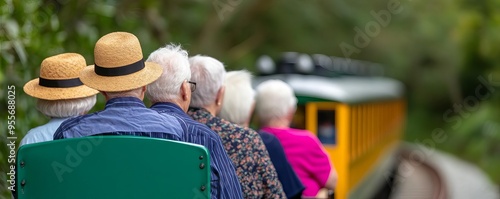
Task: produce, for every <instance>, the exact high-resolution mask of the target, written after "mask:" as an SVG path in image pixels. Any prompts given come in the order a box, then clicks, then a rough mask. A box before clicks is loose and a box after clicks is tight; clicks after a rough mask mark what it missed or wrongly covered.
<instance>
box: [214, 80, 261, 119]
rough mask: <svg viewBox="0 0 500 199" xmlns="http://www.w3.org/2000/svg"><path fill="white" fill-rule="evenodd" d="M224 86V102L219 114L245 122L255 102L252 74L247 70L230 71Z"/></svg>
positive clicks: (222, 116)
mask: <svg viewBox="0 0 500 199" xmlns="http://www.w3.org/2000/svg"><path fill="white" fill-rule="evenodd" d="M224 86H225V94H224V102H223V103H222V104H223V105H222V110H221V112H220V113H219V116H220V117H221V118H223V119H226V120H228V121H230V122H233V123H236V124H239V125H243V124H245V122H246V121H247V120H248V119H249V117H250V114H251V113H250V112H251V111H252V110H251V109H252V105H253V103H254V102H255V98H254V97H255V91H254V90H253V88H252V75H251V74H250V72H248V71H246V70H241V71H231V72H228V73H227V74H226V79H225V81H224Z"/></svg>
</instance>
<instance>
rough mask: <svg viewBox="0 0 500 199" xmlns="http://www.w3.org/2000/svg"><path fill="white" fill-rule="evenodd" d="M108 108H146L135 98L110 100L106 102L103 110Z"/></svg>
mask: <svg viewBox="0 0 500 199" xmlns="http://www.w3.org/2000/svg"><path fill="white" fill-rule="evenodd" d="M110 107H143V108H146V106H145V105H144V102H142V100H140V99H139V98H136V97H117V98H113V99H110V100H108V101H107V102H106V107H105V108H104V109H107V108H110Z"/></svg>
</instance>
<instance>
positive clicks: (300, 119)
mask: <svg viewBox="0 0 500 199" xmlns="http://www.w3.org/2000/svg"><path fill="white" fill-rule="evenodd" d="M290 127H292V128H296V129H306V107H305V106H304V105H297V110H296V111H295V115H293V120H292V123H291V124H290Z"/></svg>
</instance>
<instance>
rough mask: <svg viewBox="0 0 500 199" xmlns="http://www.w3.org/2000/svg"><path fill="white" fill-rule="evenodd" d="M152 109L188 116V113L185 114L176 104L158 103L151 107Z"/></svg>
mask: <svg viewBox="0 0 500 199" xmlns="http://www.w3.org/2000/svg"><path fill="white" fill-rule="evenodd" d="M151 108H152V109H156V110H165V109H168V110H170V111H172V112H174V113H177V114H182V115H184V114H186V112H184V111H183V110H182V109H181V107H180V106H179V105H177V104H174V103H172V102H157V103H155V104H153V106H151Z"/></svg>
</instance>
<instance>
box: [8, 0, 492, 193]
mask: <svg viewBox="0 0 500 199" xmlns="http://www.w3.org/2000/svg"><path fill="white" fill-rule="evenodd" d="M391 2H392V3H394V2H395V3H399V4H398V5H397V7H398V8H400V11H399V12H396V13H391V14H390V18H386V19H387V20H386V22H387V24H385V25H384V24H383V23H381V22H380V19H377V18H376V17H375V16H374V14H373V13H380V12H384V11H387V10H388V9H389V7H390V6H395V5H393V4H391ZM499 9H500V1H495V0H492V1H487V0H481V1H472V0H462V1H453V0H442V1H432V2H430V1H410V0H408V1H407V0H401V1H397V0H392V1H389V0H377V1H361V0H354V1H341V0H333V1H299V0H269V1H264V0H254V1H244V0H213V1H200V0H172V1H156V0H143V1H135V0H122V1H116V0H79V1H70V0H5V1H1V2H0V56H1V59H0V64H1V65H0V68H1V70H0V82H2V88H3V89H2V91H4V92H2V93H0V96H1V98H0V99H1V100H0V101H1V102H0V103H1V104H0V107H1V108H2V110H3V111H4V110H6V104H7V101H6V94H7V93H6V92H5V90H6V89H5V88H6V87H7V85H15V86H16V107H17V110H16V117H17V121H16V130H17V133H18V139H19V140H20V139H21V138H22V137H23V135H24V133H25V132H27V131H28V130H29V129H30V128H33V127H35V126H38V125H41V124H43V123H45V122H47V118H44V117H41V114H40V113H38V112H37V111H36V110H35V109H34V108H33V107H34V102H35V100H34V99H33V98H31V97H28V96H27V95H26V94H25V93H24V92H23V91H22V86H23V85H24V83H26V82H27V81H29V80H30V79H33V78H36V77H37V76H38V70H39V65H40V63H41V61H42V60H43V59H44V58H46V57H48V56H52V55H54V54H58V53H63V52H77V53H80V54H82V55H84V57H85V58H86V60H87V63H88V64H89V65H90V64H92V62H93V61H92V60H93V48H94V44H95V42H96V41H97V39H98V38H99V37H101V36H102V35H104V34H107V33H109V32H113V31H128V32H132V33H134V34H135V35H137V36H138V38H139V40H140V41H141V43H142V47H143V53H144V56H145V57H147V56H148V54H149V53H150V52H152V51H153V50H155V49H157V48H158V47H160V46H162V45H165V44H166V43H169V42H174V43H179V44H182V45H183V46H184V47H185V48H186V49H188V50H189V51H190V54H191V55H194V54H206V55H210V56H214V57H216V58H218V59H220V60H221V61H223V62H224V63H225V64H226V66H227V69H228V70H233V69H242V68H246V69H248V70H251V71H253V70H254V62H255V60H256V58H257V57H258V56H260V55H261V54H269V55H272V56H274V57H276V56H278V55H279V54H280V53H281V52H283V51H298V52H304V53H321V54H327V55H332V56H338V57H344V56H347V55H346V54H344V52H343V51H342V48H341V47H340V44H342V43H346V44H349V45H352V46H356V45H355V42H356V41H355V40H356V38H357V36H356V35H357V34H360V33H359V31H362V32H365V34H367V33H366V32H368V31H371V32H370V33H369V38H368V39H369V42H367V44H366V45H364V46H363V47H359V46H356V48H357V49H358V50H357V51H356V52H355V53H352V55H349V57H350V58H353V59H362V60H368V61H372V62H378V63H382V64H384V65H385V66H386V74H387V75H388V76H390V77H394V78H397V79H400V80H401V81H402V82H403V83H405V85H407V97H408V100H409V103H408V105H409V109H408V111H409V112H408V114H409V117H408V125H407V126H408V128H407V136H406V139H407V140H409V141H418V140H421V139H426V138H429V137H430V136H431V132H432V130H433V129H434V128H443V129H446V132H447V133H448V135H449V136H448V137H449V139H448V140H447V141H446V142H444V143H442V144H440V145H438V146H437V147H438V148H442V149H444V150H447V151H451V152H454V153H456V154H458V155H459V156H461V157H463V158H465V159H467V160H469V161H472V162H475V163H476V164H478V165H479V166H481V167H482V168H483V169H485V171H487V172H488V173H489V174H490V175H491V176H492V178H493V179H494V180H495V181H496V182H500V172H499V171H496V168H495V167H494V166H493V165H498V163H500V158H499V156H498V153H499V152H500V148H499V145H498V143H499V142H500V138H499V134H498V129H500V127H499V126H500V125H499V124H500V121H499V118H500V117H499V116H500V115H499V113H498V111H492V110H495V109H498V104H500V103H499V102H500V99H499V94H498V93H499V92H498V91H500V88H498V85H496V87H494V90H495V91H494V92H492V93H491V97H490V98H488V99H485V100H480V101H478V105H477V106H478V108H474V111H470V112H468V113H469V115H470V116H469V117H467V118H460V119H461V124H460V125H458V126H456V127H455V124H456V123H455V122H449V121H448V120H447V119H446V118H445V116H444V114H445V113H446V112H447V111H448V110H453V107H454V105H455V104H462V105H463V103H464V100H465V99H467V97H468V96H476V90H475V89H476V87H477V86H478V85H480V84H481V81H480V80H479V79H478V78H479V77H485V78H487V77H489V75H492V76H493V77H494V79H495V81H500V57H499V56H497V54H498V52H500V45H498V44H499V43H500V34H498V32H500V12H499V11H500V10H499ZM369 24H371V25H369ZM374 24H378V26H379V28H376V25H374ZM368 26H371V29H370V27H368ZM367 27H368V28H367ZM102 107H103V99H102V97H99V102H98V104H97V106H96V107H95V108H94V110H99V109H102ZM476 109H477V110H476ZM452 116H456V115H455V114H454V115H452ZM5 119H6V116H2V124H1V126H4V124H6V122H5ZM485 129H486V130H485ZM1 136H2V139H1V141H0V142H2V145H4V144H5V143H4V142H5V141H6V139H5V134H2V135H1ZM4 146H5V145H4ZM462 146H465V147H462ZM0 152H1V153H0V156H1V157H0V169H1V170H2V171H6V170H7V167H8V164H7V162H6V157H5V155H6V154H7V153H8V151H7V149H6V148H4V147H1V148H0ZM5 177H6V176H5V173H2V174H0V178H1V179H0V180H1V182H0V187H1V188H0V190H5V191H4V195H7V194H8V191H6V189H5V187H6V185H5V182H6V181H5V180H4V179H5Z"/></svg>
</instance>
